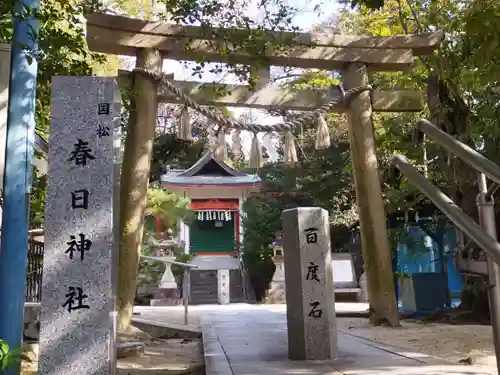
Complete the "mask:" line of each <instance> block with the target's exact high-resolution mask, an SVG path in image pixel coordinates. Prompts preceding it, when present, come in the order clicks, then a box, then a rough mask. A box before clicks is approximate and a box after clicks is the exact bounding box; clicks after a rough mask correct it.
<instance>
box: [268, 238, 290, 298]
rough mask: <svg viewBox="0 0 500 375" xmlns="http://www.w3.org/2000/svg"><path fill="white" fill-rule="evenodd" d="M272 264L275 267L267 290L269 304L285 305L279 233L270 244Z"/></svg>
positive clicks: (283, 265)
mask: <svg viewBox="0 0 500 375" xmlns="http://www.w3.org/2000/svg"><path fill="white" fill-rule="evenodd" d="M272 248H273V257H272V259H273V262H274V265H275V266H276V270H275V271H274V275H273V279H272V280H271V288H270V289H269V298H268V300H269V302H270V303H285V302H286V293H285V263H284V262H285V257H284V254H283V245H282V237H281V232H280V233H277V234H276V240H275V241H274V242H273V244H272Z"/></svg>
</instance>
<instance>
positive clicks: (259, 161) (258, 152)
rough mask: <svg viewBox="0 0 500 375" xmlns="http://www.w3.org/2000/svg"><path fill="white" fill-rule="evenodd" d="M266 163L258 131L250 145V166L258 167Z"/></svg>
mask: <svg viewBox="0 0 500 375" xmlns="http://www.w3.org/2000/svg"><path fill="white" fill-rule="evenodd" d="M262 165H264V158H263V157H262V147H261V146H260V140H259V138H258V137H257V133H254V134H253V139H252V146H251V147H250V161H249V166H250V168H255V169H258V168H260V167H262Z"/></svg>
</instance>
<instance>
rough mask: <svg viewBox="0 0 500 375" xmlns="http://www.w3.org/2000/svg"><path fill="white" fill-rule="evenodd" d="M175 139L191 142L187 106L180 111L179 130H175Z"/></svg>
mask: <svg viewBox="0 0 500 375" xmlns="http://www.w3.org/2000/svg"><path fill="white" fill-rule="evenodd" d="M177 137H178V138H179V139H184V140H186V141H192V140H193V134H192V129H191V121H190V119H189V110H188V107H187V106H183V107H182V110H181V117H180V119H179V128H178V129H177Z"/></svg>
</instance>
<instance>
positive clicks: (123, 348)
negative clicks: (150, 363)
mask: <svg viewBox="0 0 500 375" xmlns="http://www.w3.org/2000/svg"><path fill="white" fill-rule="evenodd" d="M145 349H146V344H144V343H143V342H119V343H117V344H116V358H118V359H120V358H126V357H132V356H135V355H142V354H144V350H145Z"/></svg>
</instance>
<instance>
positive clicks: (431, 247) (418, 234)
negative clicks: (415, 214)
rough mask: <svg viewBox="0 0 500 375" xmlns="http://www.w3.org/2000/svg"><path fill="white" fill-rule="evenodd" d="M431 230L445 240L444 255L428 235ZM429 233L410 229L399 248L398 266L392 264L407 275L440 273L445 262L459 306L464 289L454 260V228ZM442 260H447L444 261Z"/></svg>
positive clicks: (396, 269)
mask: <svg viewBox="0 0 500 375" xmlns="http://www.w3.org/2000/svg"><path fill="white" fill-rule="evenodd" d="M429 230H431V231H432V232H433V233H434V236H433V237H434V238H436V237H437V238H438V239H441V240H442V244H443V245H442V253H443V254H442V256H441V254H440V252H441V251H440V249H439V248H440V246H439V244H438V243H437V242H436V241H434V240H433V239H432V238H431V237H430V236H429V235H428V233H426V232H428V231H429ZM429 230H427V231H424V230H423V229H422V226H421V225H413V226H409V227H408V229H407V232H408V235H407V237H406V238H402V239H401V241H400V242H399V243H398V246H397V254H396V256H395V262H394V263H395V264H394V265H393V266H394V267H395V270H394V271H397V272H398V273H400V274H403V273H404V274H407V275H408V276H411V275H413V274H415V273H422V272H436V273H441V272H442V261H443V260H444V262H445V264H446V273H447V275H448V277H447V280H448V290H449V293H450V296H451V299H452V301H451V302H452V306H453V305H456V304H458V303H459V302H460V300H459V297H460V293H461V291H462V289H463V280H462V277H461V276H460V273H459V271H458V270H457V268H456V267H455V263H454V260H453V249H454V248H455V246H456V236H455V229H454V228H453V227H451V226H450V225H446V226H444V227H443V228H438V229H437V230H436V229H429ZM441 257H443V258H444V259H441ZM429 292H431V291H429ZM398 301H399V296H398Z"/></svg>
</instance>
